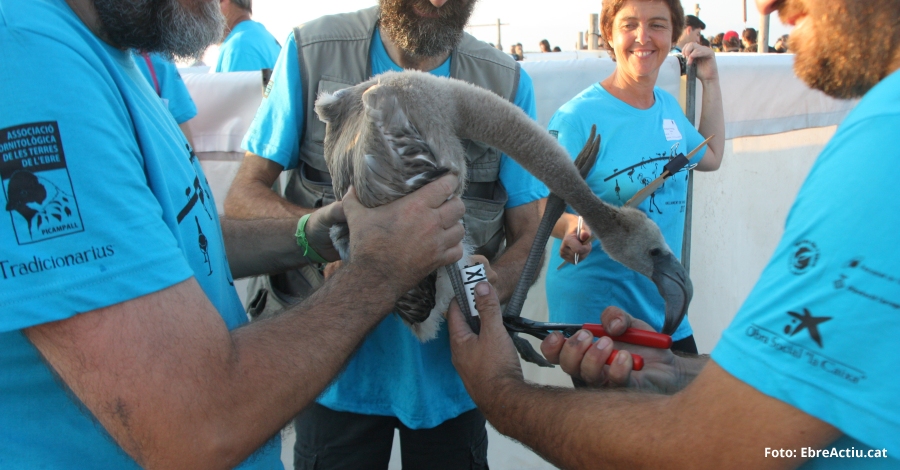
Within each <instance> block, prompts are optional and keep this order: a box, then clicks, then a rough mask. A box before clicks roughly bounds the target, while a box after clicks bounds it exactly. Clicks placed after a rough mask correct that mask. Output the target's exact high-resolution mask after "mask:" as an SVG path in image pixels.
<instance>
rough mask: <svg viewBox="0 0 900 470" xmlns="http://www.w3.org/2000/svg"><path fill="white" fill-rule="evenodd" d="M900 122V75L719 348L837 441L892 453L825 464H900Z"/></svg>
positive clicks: (832, 158) (840, 150) (845, 140)
mask: <svg viewBox="0 0 900 470" xmlns="http://www.w3.org/2000/svg"><path fill="white" fill-rule="evenodd" d="M897 129H900V72H894V73H893V74H892V75H890V76H888V77H887V78H886V79H884V80H883V81H882V82H881V83H880V84H878V85H877V86H876V87H875V88H873V89H872V90H870V91H869V93H867V94H866V96H865V97H864V98H863V99H862V100H861V101H860V103H859V104H858V105H857V106H856V108H855V109H854V110H853V111H852V112H851V113H850V115H849V116H847V119H845V120H844V122H843V123H842V124H841V125H840V127H839V128H838V130H837V132H836V133H835V135H834V137H833V138H832V139H831V141H830V142H829V143H828V145H826V146H825V149H824V150H822V154H821V155H820V156H819V158H818V159H817V160H816V163H815V165H814V166H813V168H812V170H810V173H809V176H808V177H807V179H806V182H805V183H804V184H803V187H802V188H801V189H800V193H799V194H798V195H797V199H796V201H795V202H794V206H793V207H792V208H791V211H790V213H789V215H788V218H787V222H786V224H785V230H784V236H783V237H782V239H781V242H780V244H779V245H778V248H776V250H775V254H773V255H772V259H771V260H770V262H769V265H768V266H766V268H765V270H764V271H763V273H762V275H761V277H760V279H759V282H757V284H756V286H755V287H754V288H753V291H752V292H750V296H749V297H748V298H747V300H746V301H745V302H744V305H743V306H742V307H741V309H740V311H739V312H738V313H737V315H736V316H735V318H734V321H732V323H731V325H730V326H729V327H728V329H727V330H725V332H724V333H723V334H722V339H721V340H720V341H719V344H718V345H717V346H716V348H715V349H714V350H713V353H712V358H713V360H715V361H716V362H717V363H718V364H719V365H720V366H722V367H723V368H724V369H725V370H726V371H728V373H730V374H732V375H734V376H735V377H737V378H738V379H740V380H742V381H744V382H746V383H747V384H749V385H751V386H753V387H754V388H756V389H758V390H759V391H761V392H762V393H765V394H766V395H769V396H771V397H774V398H777V399H779V400H781V401H783V402H785V403H787V404H789V405H791V406H793V407H795V408H798V409H800V410H802V411H804V412H806V413H808V414H810V415H812V416H815V417H817V418H819V419H821V420H822V421H825V422H827V423H829V424H831V425H833V426H835V427H836V428H838V429H840V430H841V431H842V432H843V433H844V434H845V435H844V437H842V438H841V439H840V440H838V441H837V442H835V443H834V444H832V445H829V446H826V448H828V449H830V448H831V447H832V446H835V447H837V448H838V449H839V450H840V449H844V448H847V449H849V448H851V447H855V449H857V450H858V449H866V450H867V449H869V448H874V449H887V451H888V452H887V455H888V456H889V457H891V458H888V459H872V458H855V459H852V460H848V459H841V458H820V459H817V460H814V461H811V462H810V464H811V465H815V466H820V467H819V468H850V467H852V468H876V467H877V466H878V465H881V466H884V467H886V468H887V467H890V468H898V467H900V461H898V459H900V405H898V404H897V401H898V398H900V375H898V373H897V363H898V361H897V343H896V341H897V338H898V336H900V250H898V249H897V233H898V231H900V211H898V210H897V206H896V205H895V204H896V203H892V202H891V201H893V200H894V198H895V194H894V192H893V189H894V188H895V187H896V182H895V174H896V172H897V171H896V168H897V163H898V162H900V150H898V149H897ZM796 450H797V452H798V453H799V452H800V449H796ZM869 466H872V467H869Z"/></svg>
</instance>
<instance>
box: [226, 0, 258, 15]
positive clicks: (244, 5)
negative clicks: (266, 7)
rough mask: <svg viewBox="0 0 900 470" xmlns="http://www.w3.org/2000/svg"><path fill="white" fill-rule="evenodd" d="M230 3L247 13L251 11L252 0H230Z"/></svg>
mask: <svg viewBox="0 0 900 470" xmlns="http://www.w3.org/2000/svg"><path fill="white" fill-rule="evenodd" d="M231 3H233V4H234V6H236V7H238V8H240V9H241V10H244V11H246V12H247V13H253V0H231Z"/></svg>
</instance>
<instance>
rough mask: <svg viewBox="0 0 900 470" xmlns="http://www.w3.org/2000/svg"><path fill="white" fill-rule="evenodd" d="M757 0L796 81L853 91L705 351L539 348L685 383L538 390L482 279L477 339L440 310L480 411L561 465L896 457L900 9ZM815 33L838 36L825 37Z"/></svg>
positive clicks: (591, 375) (871, 464)
mask: <svg viewBox="0 0 900 470" xmlns="http://www.w3.org/2000/svg"><path fill="white" fill-rule="evenodd" d="M757 3H758V6H759V10H760V12H761V13H763V14H768V13H770V12H771V11H773V10H776V9H777V10H778V11H779V14H780V16H781V19H782V20H783V21H785V22H787V23H790V24H796V27H795V28H794V29H793V31H792V32H791V48H792V50H795V51H796V54H797V56H796V61H795V63H794V69H795V71H796V72H797V74H798V76H800V77H801V78H802V79H804V80H805V81H806V82H807V83H809V84H810V85H811V86H813V87H815V88H818V89H820V90H822V91H824V92H825V93H827V94H829V95H831V96H833V97H836V98H853V97H859V96H862V100H861V101H860V102H859V104H858V105H857V106H856V108H855V109H854V110H853V111H852V112H851V113H850V115H849V116H847V118H846V119H845V120H844V122H842V123H841V125H840V126H839V127H838V130H837V132H836V133H835V135H834V137H833V138H832V139H831V141H830V142H829V143H828V144H827V145H826V147H825V148H824V149H823V150H822V153H821V155H820V156H819V158H818V159H817V161H816V163H815V165H814V166H813V168H812V170H811V171H810V173H809V176H808V177H807V180H806V182H805V183H804V185H803V187H802V188H801V189H800V192H799V194H798V195H797V199H796V201H795V203H794V206H793V208H792V209H791V212H790V214H789V216H788V219H787V222H786V224H785V231H784V235H783V237H782V240H781V243H780V244H779V246H778V247H777V248H776V250H775V253H774V255H773V256H772V259H771V261H770V262H769V265H768V266H767V267H766V268H765V270H764V271H763V273H762V275H761V277H760V279H759V282H758V283H757V285H756V287H755V288H754V289H753V291H752V292H751V293H750V296H749V297H748V298H747V300H746V302H745V303H744V305H743V306H742V307H741V309H740V311H739V312H738V313H737V315H736V316H735V318H734V321H733V322H732V323H731V325H730V326H729V327H728V329H726V330H725V332H724V333H723V334H722V339H721V341H720V342H719V344H718V345H717V346H716V348H715V349H714V350H713V353H712V358H711V360H710V358H707V357H676V356H673V355H672V353H671V352H668V351H667V350H654V349H648V348H641V347H630V346H626V345H624V344H617V345H616V347H617V348H618V347H623V348H624V347H627V348H628V349H629V350H630V351H634V352H636V353H640V354H641V355H643V356H644V358H645V360H646V363H645V365H644V369H643V370H642V371H632V362H633V361H632V356H631V355H630V354H629V353H625V352H621V353H619V354H618V355H617V356H616V357H615V360H614V362H613V364H612V365H611V366H605V365H604V363H605V361H606V360H607V358H609V357H610V355H611V354H612V350H613V347H614V344H613V341H611V340H610V338H608V337H604V338H601V339H600V340H598V341H597V342H596V343H593V342H592V338H591V334H590V333H589V332H587V331H584V330H583V331H582V332H580V333H578V334H576V335H575V336H573V337H572V338H570V339H568V340H565V341H564V340H563V338H562V337H561V335H559V334H558V333H556V334H553V335H551V336H549V337H548V338H547V339H546V340H545V341H544V343H543V344H542V350H543V352H544V354H545V355H546V356H547V357H548V359H549V360H551V362H557V363H559V364H561V365H562V367H563V369H564V370H565V371H566V372H568V373H569V374H571V375H573V376H575V377H579V378H581V379H583V380H585V381H586V382H588V383H590V384H594V385H596V386H598V387H600V386H628V387H632V388H638V389H643V390H645V391H654V392H663V393H673V392H677V393H674V394H673V395H672V396H666V395H663V394H652V393H608V392H606V393H604V392H598V391H595V390H561V389H560V390H552V389H546V388H544V389H540V388H537V387H534V386H531V385H528V384H526V383H524V381H523V380H522V379H521V373H520V372H518V371H517V369H516V368H517V362H516V360H515V352H514V350H513V348H512V345H511V344H509V339H508V338H507V336H506V334H505V332H504V331H503V328H502V325H501V324H500V320H499V318H498V314H497V313H496V310H497V308H496V307H497V306H496V299H495V298H493V296H492V295H490V294H491V292H490V289H489V286H488V285H486V284H483V283H482V284H480V285H479V288H480V289H482V290H486V291H487V292H482V294H480V297H479V299H478V300H477V301H480V302H481V304H480V305H479V306H478V309H479V312H480V313H481V318H482V329H481V335H480V336H476V335H474V334H472V332H471V330H469V329H468V327H467V326H466V324H465V322H464V320H463V319H462V318H461V315H460V314H459V313H458V311H456V310H451V312H450V313H449V317H450V318H449V322H450V330H451V345H453V346H454V350H453V353H454V357H453V359H454V363H455V364H456V365H457V368H458V369H459V371H460V375H461V376H462V378H463V381H464V382H465V383H466V385H467V387H468V389H469V390H470V392H471V393H472V396H473V398H474V399H475V402H476V403H478V404H479V406H480V407H481V408H482V410H483V411H484V414H485V416H487V418H488V420H490V421H491V423H492V424H493V425H494V426H495V427H496V428H497V430H498V431H500V432H502V433H504V434H508V435H510V436H512V437H513V438H515V439H518V440H519V441H521V442H523V443H524V444H526V445H528V446H530V447H532V448H534V449H535V450H536V451H537V452H539V453H540V454H541V455H543V456H545V457H547V458H548V459H550V460H551V461H552V462H554V463H556V464H557V465H559V466H560V467H564V468H588V467H591V468H595V467H606V466H610V467H623V468H635V467H642V468H644V467H646V468H687V467H691V468H698V467H699V468H788V467H797V466H800V465H805V466H806V467H808V468H854V469H855V468H898V467H900V459H898V458H900V406H898V405H897V397H898V396H900V377H898V374H897V371H896V367H897V352H896V346H895V343H894V341H895V340H896V338H897V337H898V335H900V251H898V250H897V248H896V245H897V235H896V234H897V231H898V228H900V212H898V211H897V208H896V206H895V205H893V204H892V203H891V202H890V201H891V200H893V197H894V194H893V187H894V186H895V183H894V180H895V176H894V175H895V173H896V170H895V168H896V167H897V162H898V161H900V151H898V150H897V144H896V141H897V137H896V136H897V129H900V25H898V24H897V18H900V3H898V2H897V1H895V0H839V1H838V0H834V1H825V0H803V1H798V2H792V1H791V0H788V1H777V0H759V1H758V2H757ZM835 12H840V13H839V14H836V13H835ZM823 31H829V32H831V33H834V34H837V35H838V36H840V38H841V40H840V41H836V42H835V41H831V42H829V44H828V45H827V46H826V45H824V44H822V43H820V41H821V40H822V37H821V34H822V32H823ZM872 31H878V33H879V34H878V37H879V38H880V39H879V40H877V41H873V40H872V34H871V32H872ZM486 313H487V314H486ZM602 320H603V324H604V325H605V326H606V327H607V328H608V329H609V330H610V333H611V334H613V335H620V334H622V333H624V331H625V328H626V327H628V326H629V325H633V326H635V327H638V328H642V329H650V328H649V326H648V325H647V324H646V323H643V322H640V321H638V320H635V319H633V318H632V317H631V316H629V315H627V314H625V313H623V312H622V311H621V310H616V309H612V308H611V309H608V310H607V311H605V312H603V315H602ZM485 358H492V359H491V360H486V359H485Z"/></svg>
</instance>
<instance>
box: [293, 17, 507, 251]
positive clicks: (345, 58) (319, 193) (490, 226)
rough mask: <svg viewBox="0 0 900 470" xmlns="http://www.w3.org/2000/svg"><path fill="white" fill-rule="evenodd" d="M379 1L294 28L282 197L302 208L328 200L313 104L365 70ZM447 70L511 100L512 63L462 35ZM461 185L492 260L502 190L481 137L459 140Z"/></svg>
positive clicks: (474, 238)
mask: <svg viewBox="0 0 900 470" xmlns="http://www.w3.org/2000/svg"><path fill="white" fill-rule="evenodd" d="M378 14H379V11H378V7H372V8H367V9H365V10H360V11H357V12H354V13H346V14H340V15H332V16H325V17H322V18H319V19H317V20H314V21H311V22H309V23H306V24H303V25H301V26H298V27H296V28H294V40H295V42H296V44H297V59H298V63H299V65H300V77H301V81H302V90H301V93H302V95H301V96H302V97H303V105H304V113H305V114H304V115H305V116H306V118H305V119H304V127H303V129H300V130H299V131H300V135H301V138H300V163H299V165H298V167H297V168H296V169H295V170H293V171H292V172H291V174H290V175H289V176H288V183H287V186H286V187H285V191H284V195H285V198H287V199H288V200H289V201H291V202H293V203H295V204H299V205H301V206H304V207H321V206H323V205H325V204H329V203H331V202H333V201H334V200H335V198H334V191H333V189H332V186H331V177H330V176H329V174H328V167H327V166H326V165H325V157H324V153H325V147H324V140H325V123H323V122H322V121H320V120H319V118H318V116H317V115H316V113H315V111H314V110H313V108H314V105H315V101H316V97H317V96H318V95H319V93H322V92H328V93H334V92H336V91H338V90H340V89H343V88H347V87H350V86H353V85H356V84H358V83H362V82H364V81H366V80H368V79H369V78H371V76H372V64H371V63H370V61H369V56H370V55H369V49H370V47H371V45H372V38H373V34H375V31H376V26H377V24H378ZM450 76H451V77H453V78H456V79H460V80H464V81H466V82H469V83H472V84H474V85H477V86H480V87H482V88H485V89H488V90H491V91H493V92H494V93H496V94H498V95H500V96H502V97H503V98H505V99H507V100H509V101H510V102H512V101H513V100H514V99H515V97H516V93H517V91H518V85H519V64H518V63H517V62H516V61H514V60H512V58H510V57H509V56H507V55H506V54H504V53H503V52H501V51H498V50H497V49H494V48H493V47H490V46H489V45H487V44H485V43H483V42H481V41H478V40H477V39H475V38H473V37H472V36H470V35H469V34H463V39H462V41H460V44H459V45H458V46H457V47H456V48H455V49H453V51H452V52H451V60H450ZM463 147H464V148H465V149H466V162H467V166H468V181H469V182H468V186H467V188H466V192H465V193H464V194H463V202H464V203H465V205H466V215H465V217H464V219H463V221H464V223H465V225H466V230H467V234H468V242H469V243H470V244H472V246H473V247H475V252H476V253H478V254H481V255H484V256H485V257H486V258H488V259H489V260H492V259H494V257H495V256H496V255H497V253H498V252H499V251H500V249H501V248H502V247H503V242H504V240H505V231H504V227H503V208H504V206H505V205H506V202H507V199H508V196H507V194H506V189H505V188H504V187H503V185H502V184H500V181H499V178H500V152H498V151H497V150H496V149H494V148H491V147H488V146H487V145H485V144H482V143H480V142H474V141H470V140H465V141H463Z"/></svg>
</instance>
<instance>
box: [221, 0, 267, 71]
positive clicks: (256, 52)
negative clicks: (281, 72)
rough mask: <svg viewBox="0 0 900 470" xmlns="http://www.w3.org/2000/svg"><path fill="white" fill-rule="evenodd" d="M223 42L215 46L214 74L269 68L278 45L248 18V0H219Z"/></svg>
mask: <svg viewBox="0 0 900 470" xmlns="http://www.w3.org/2000/svg"><path fill="white" fill-rule="evenodd" d="M219 6H220V7H221V8H222V14H223V15H225V35H226V36H225V41H224V42H222V45H221V46H219V58H218V59H217V60H216V72H254V71H258V70H262V69H270V70H271V69H272V68H274V67H275V61H276V60H277V59H278V53H279V52H281V45H280V44H278V41H276V40H275V37H274V36H272V34H271V33H270V32H269V31H268V30H267V29H266V27H265V26H263V25H262V23H259V22H256V21H253V20H251V19H250V15H252V14H253V3H252V0H221V2H220V3H219Z"/></svg>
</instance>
